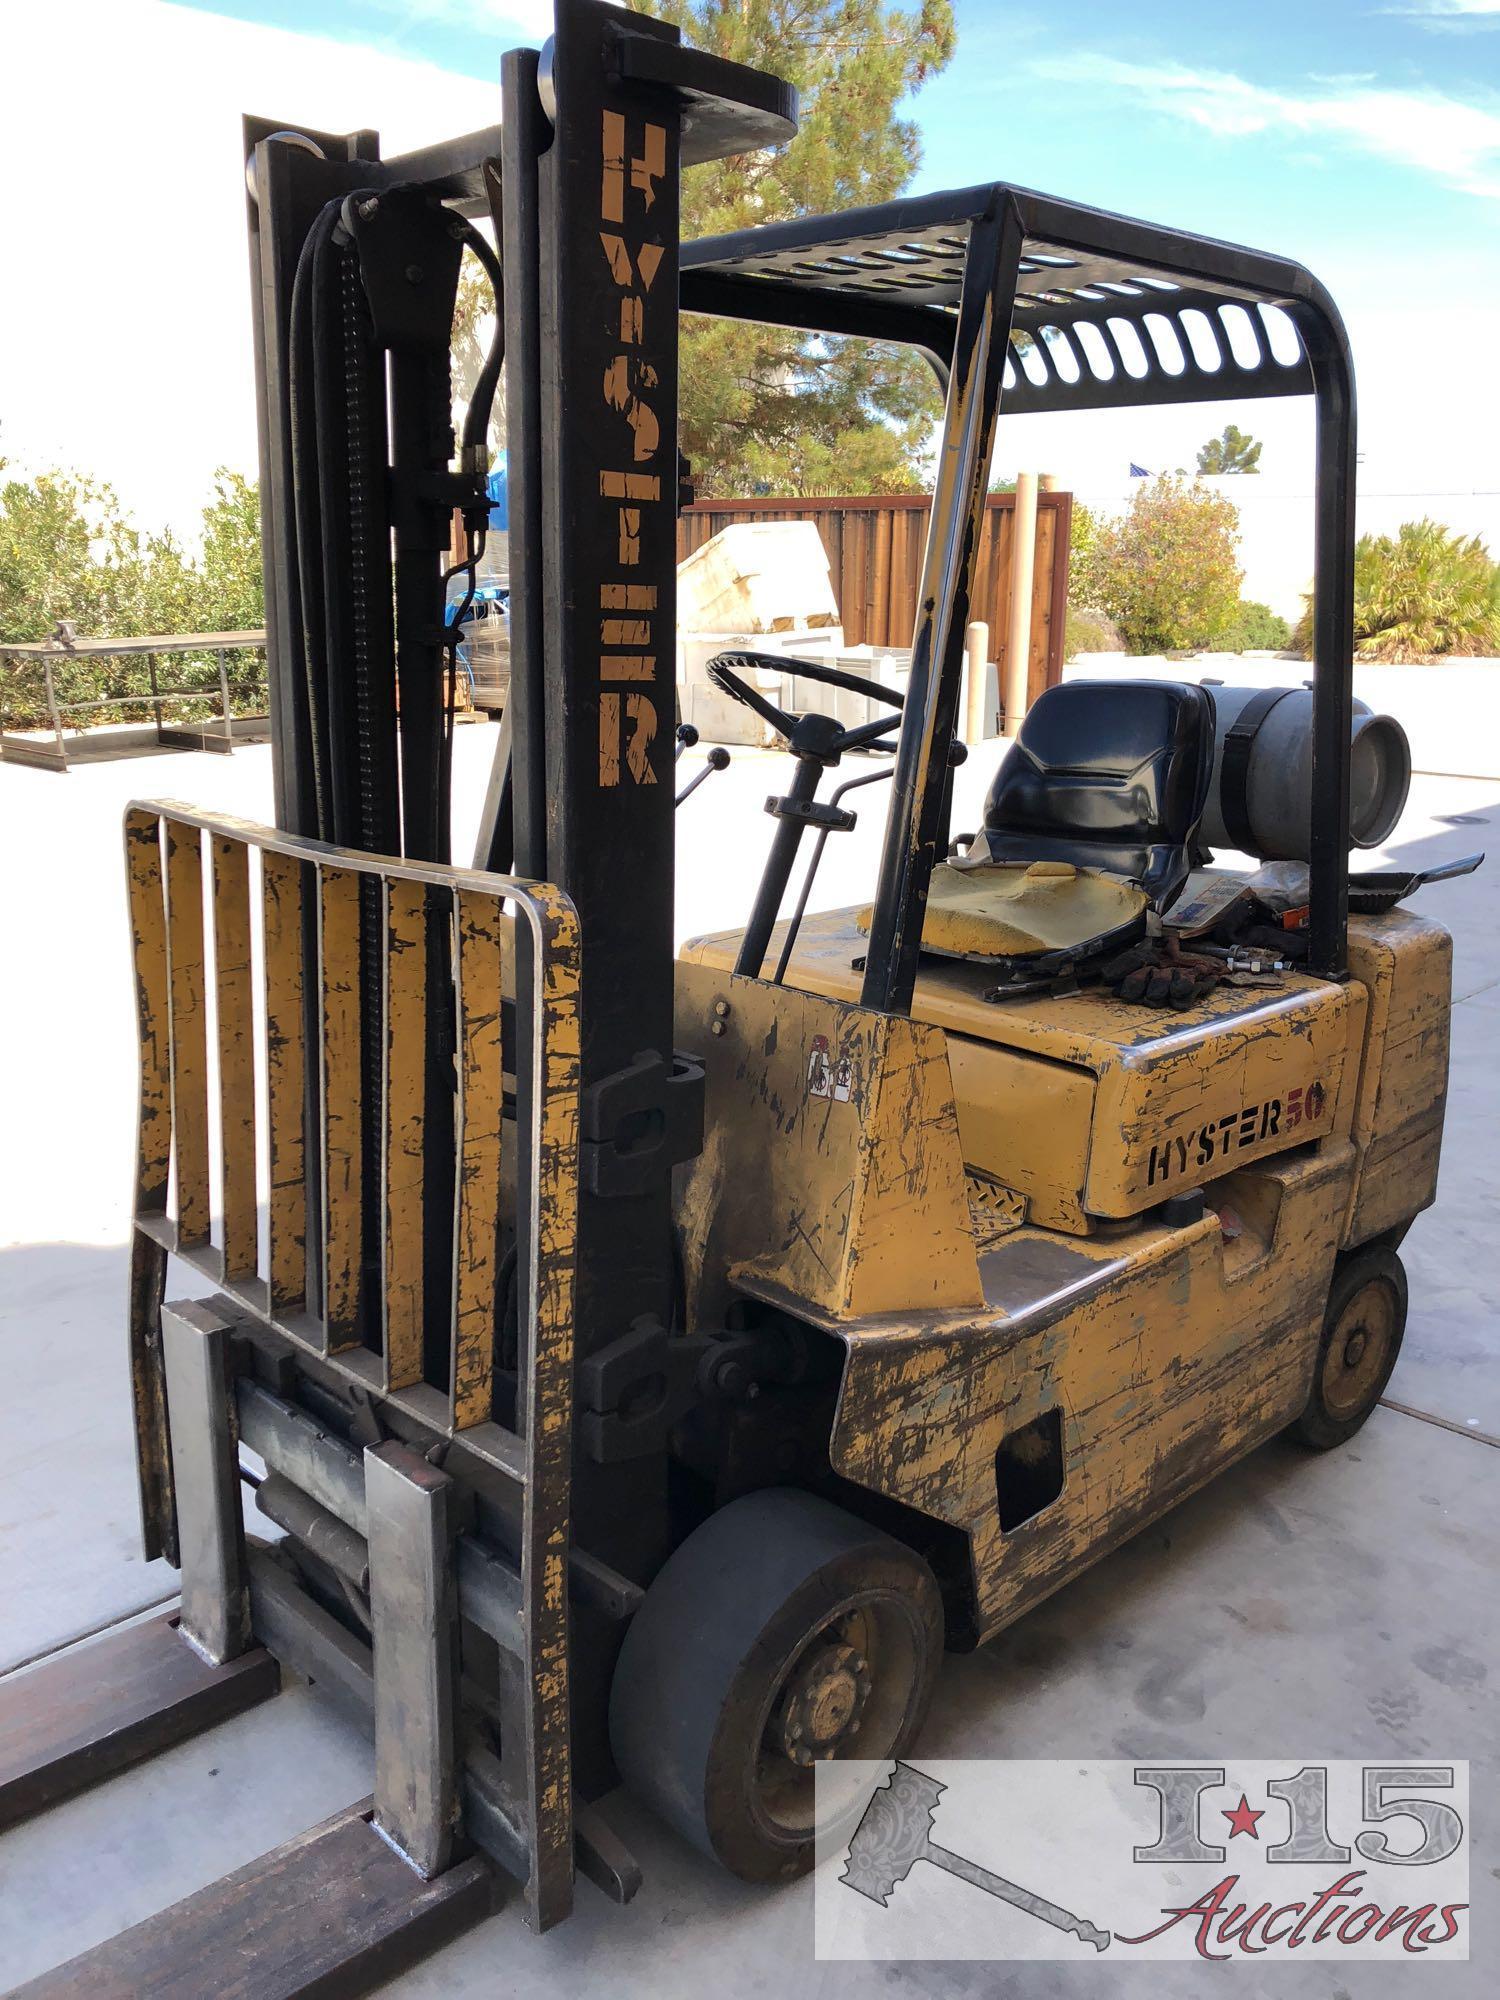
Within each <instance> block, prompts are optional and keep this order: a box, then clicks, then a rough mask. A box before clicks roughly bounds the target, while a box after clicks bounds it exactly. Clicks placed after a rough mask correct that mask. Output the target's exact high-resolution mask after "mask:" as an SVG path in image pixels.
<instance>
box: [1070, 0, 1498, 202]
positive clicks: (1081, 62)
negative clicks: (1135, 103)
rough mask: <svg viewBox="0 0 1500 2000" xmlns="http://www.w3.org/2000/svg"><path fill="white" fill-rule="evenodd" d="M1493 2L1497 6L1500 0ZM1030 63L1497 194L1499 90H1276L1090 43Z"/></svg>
mask: <svg viewBox="0 0 1500 2000" xmlns="http://www.w3.org/2000/svg"><path fill="white" fill-rule="evenodd" d="M1467 4H1469V5H1474V4H1477V0H1467ZM1494 4H1495V6H1496V7H1500V0H1494ZM1033 67H1034V69H1035V70H1036V71H1037V72H1038V73H1039V74H1041V75H1044V76H1047V77H1051V78H1055V79H1057V80H1059V81H1063V82H1069V83H1098V84H1104V85H1106V86H1112V87H1114V88H1116V89H1119V90H1123V91H1128V92H1131V93H1133V94H1134V95H1136V96H1138V97H1139V98H1141V99H1142V100H1143V101H1144V102H1145V103H1146V104H1148V105H1149V106H1150V107H1151V108H1152V109H1153V110H1156V111H1161V112H1164V113H1166V114H1167V115H1168V116H1171V117H1176V118H1181V119H1184V120H1186V121H1187V122H1188V123H1189V124H1193V125H1199V126H1202V127H1203V128H1204V129H1205V130H1206V131H1210V132H1218V133H1221V134H1223V135H1225V136H1227V137H1229V138H1241V139H1243V138H1253V137H1256V136H1258V135H1259V134H1261V133H1265V132H1283V133H1295V134H1297V135H1298V136H1300V137H1304V138H1317V139H1334V140H1339V141H1342V142H1343V143H1344V144H1345V145H1347V146H1349V147H1351V148H1352V149H1354V150H1356V151H1358V152H1362V153H1368V154H1373V155H1375V156H1376V157H1378V158H1380V159H1383V160H1387V161H1390V162H1393V163H1394V164H1396V165H1398V166H1405V167H1411V168H1414V169H1415V170H1416V171H1418V172H1419V173H1425V174H1431V175H1432V176H1433V177H1434V178H1435V179H1437V180H1441V181H1443V182H1445V183H1446V184H1447V185H1448V186H1449V187H1453V188H1457V189H1459V190H1461V191H1462V192H1463V193H1465V194H1472V195H1479V196H1483V197H1486V198H1488V199H1490V200H1495V201H1500V99H1496V100H1494V101H1493V107H1492V106H1487V105H1485V104H1481V103H1474V102H1470V101H1468V100H1466V99H1464V98H1460V97H1454V96H1451V95H1449V94H1448V93H1446V92H1444V91H1439V90H1394V89H1380V88H1378V87H1376V86H1374V85H1372V84H1365V83H1363V82H1358V83H1356V82H1354V81H1353V80H1352V79H1351V80H1350V81H1349V82H1347V83H1340V84H1337V85H1332V86H1325V87H1323V88H1321V89H1319V90H1317V91H1305V90H1304V91H1295V90H1272V89H1269V88H1267V87H1266V86H1265V85H1262V84H1258V83H1251V82H1249V81H1248V80H1247V79H1246V78H1244V77H1241V76H1235V75H1234V74H1233V73H1232V72H1229V71H1224V70H1201V69H1190V68H1188V67H1186V66H1185V65H1183V64H1180V63H1158V64H1148V63H1132V62H1123V61H1119V60H1117V59H1116V58H1115V57H1113V56H1103V55H1092V54H1087V53H1080V54H1078V55H1073V56H1063V57H1058V58H1055V59H1048V60H1046V61H1042V62H1038V63H1036V64H1034V65H1033Z"/></svg>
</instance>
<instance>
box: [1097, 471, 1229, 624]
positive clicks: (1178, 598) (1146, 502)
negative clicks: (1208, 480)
mask: <svg viewBox="0 0 1500 2000" xmlns="http://www.w3.org/2000/svg"><path fill="white" fill-rule="evenodd" d="M1238 539H1239V512H1238V510H1237V509H1236V507H1235V506H1234V503H1233V502H1232V501H1230V500H1226V499H1225V498H1224V496H1223V495H1222V494H1219V493H1212V492H1210V491H1209V490H1208V489H1207V488H1206V487H1203V486H1199V485H1197V484H1196V483H1191V484H1190V483H1189V482H1188V481H1187V480H1186V479H1182V478H1179V477H1177V476H1175V475H1173V474H1170V473H1162V474H1161V476H1160V477H1159V478H1157V479H1154V480H1152V482H1151V483H1150V485H1149V486H1146V485H1143V486H1142V487H1141V488H1140V489H1139V490H1138V492H1137V493H1136V496H1135V498H1134V500H1133V501H1132V502H1131V504H1130V507H1129V508H1128V509H1127V511H1126V512H1125V513H1124V514H1123V515H1122V516H1121V517H1120V519H1119V520H1117V521H1107V522H1105V523H1104V525H1103V526H1102V527H1101V528H1100V529H1099V531H1098V533H1097V536H1096V537H1095V540H1094V545H1093V552H1092V557H1091V562H1092V566H1093V570H1094V572H1095V574H1094V577H1093V602H1094V604H1095V606H1096V607H1097V608H1098V609H1099V610H1101V611H1104V612H1107V613H1108V615H1109V616H1110V617H1111V618H1112V619H1113V620H1114V621H1115V623H1116V624H1117V625H1118V626H1119V628H1120V633H1121V636H1122V637H1123V639H1124V641H1125V646H1126V650H1127V651H1129V652H1132V653H1165V652H1175V651H1177V650H1179V649H1182V648H1193V647H1199V646H1210V645H1212V644H1214V642H1215V641H1216V640H1217V639H1218V637H1219V635H1220V633H1222V632H1224V631H1225V630H1226V629H1227V628H1228V627H1229V625H1230V624H1231V623H1232V621H1233V619H1234V616H1235V612H1236V610H1237V608H1238V605H1239V601H1240V582H1241V571H1240V566H1239V564H1238V562H1237V561H1236V560H1235V545H1236V543H1237V541H1238Z"/></svg>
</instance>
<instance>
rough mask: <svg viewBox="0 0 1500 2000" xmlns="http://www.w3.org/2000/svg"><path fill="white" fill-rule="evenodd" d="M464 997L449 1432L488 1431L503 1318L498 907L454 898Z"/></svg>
mask: <svg viewBox="0 0 1500 2000" xmlns="http://www.w3.org/2000/svg"><path fill="white" fill-rule="evenodd" d="M456 902H457V911H456V916H457V923H456V927H455V928H456V931H457V937H458V962H457V968H456V970H457V985H458V995H459V1049H458V1231H457V1235H458V1241H457V1258H456V1278H455V1283H454V1296H453V1377H452V1391H451V1393H452V1399H453V1427H454V1429H455V1430H466V1429H467V1428H468V1427H469V1426H470V1425H471V1424H483V1423H488V1422H489V1420H490V1417H491V1415H492V1406H493V1403H494V1394H495V1383H494V1357H495V1327H496V1323H497V1320H498V1316H499V1302H498V1299H497V1297H496V1281H497V1278H498V1276H499V1227H500V1126H501V1115H502V1109H503V1099H504V1087H503V1075H502V1062H501V1046H500V965H501V948H502V935H501V922H500V906H499V904H498V903H497V902H496V901H495V899H494V898H493V897H491V896H476V895H473V894H472V893H470V892H467V891H461V892H460V893H459V895H458V896H457V898H456Z"/></svg>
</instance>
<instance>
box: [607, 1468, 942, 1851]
mask: <svg viewBox="0 0 1500 2000" xmlns="http://www.w3.org/2000/svg"><path fill="white" fill-rule="evenodd" d="M868 1591H876V1592H879V1593H881V1594H882V1596H889V1597H891V1598H892V1600H894V1599H896V1598H899V1599H901V1600H904V1602H905V1604H906V1605H907V1606H909V1608H910V1614H911V1633H912V1637H913V1653H914V1658H915V1663H916V1664H915V1672H914V1674H913V1677H912V1678H913V1685H912V1689H911V1696H910V1700H909V1703H908V1705H907V1708H906V1710H905V1713H904V1718H903V1720H902V1722H901V1726H900V1730H899V1734H898V1736H897V1739H896V1741H895V1742H894V1743H893V1744H892V1745H891V1746H890V1747H889V1749H888V1750H887V1751H881V1750H878V1749H873V1748H872V1749H871V1750H870V1751H869V1753H868V1754H869V1755H872V1756H879V1755H882V1754H887V1755H891V1756H899V1755H901V1754H902V1753H903V1752H904V1751H906V1750H907V1749H909V1748H910V1747H911V1745H912V1743H913V1742H914V1741H915V1739H916V1735H917V1732H918V1730H919V1729H920V1728H921V1725H922V1722H923V1720H924V1718H925V1716H926V1713H927V1709H928V1707H929V1705H930V1703H931V1699H932V1693H933V1688H934V1685H935V1682H936V1676H937V1669H938V1665H939V1662H940V1660H941V1656H942V1650H943V1611H942V1599H941V1596H940V1594H939V1592H938V1587H937V1584H936V1582H935V1580H934V1578H933V1575H932V1572H931V1570H930V1569H929V1568H928V1566H927V1564H926V1563H925V1562H924V1561H923V1560H922V1558H921V1557H920V1556H919V1555H917V1554H916V1553H915V1552H914V1551H913V1550H911V1549H909V1548H907V1546H906V1545H905V1543H903V1542H898V1541H896V1540H895V1539H894V1537H892V1536H890V1535H886V1534H883V1533H881V1532H880V1531H879V1530H878V1529H875V1528H871V1527H869V1526H867V1525H866V1523H865V1522H863V1521H860V1520H858V1519H856V1517H855V1516H854V1515H852V1514H848V1513H846V1512H845V1511H844V1510H843V1509H842V1508H840V1507H835V1506H833V1505H832V1504H831V1503H830V1502H828V1501H826V1500H821V1499H818V1498H817V1497H816V1496H814V1495H813V1494H809V1493H802V1492H799V1491H796V1490H794V1489H792V1488H790V1487H773V1488H768V1489H766V1490H764V1491H762V1492H758V1493H750V1494H746V1495H744V1496H743V1497H742V1498H740V1499H738V1500H732V1501H731V1502H730V1503H729V1505H728V1506H726V1507H723V1508H721V1509H720V1510H719V1511H718V1513H716V1514H713V1515H710V1517H709V1519H708V1520H707V1521H705V1522H704V1523H703V1524H702V1526H700V1527H699V1528H697V1529H696V1530H695V1531H694V1532H693V1533H692V1534H691V1535H689V1537H688V1538H687V1540H686V1541H685V1542H683V1543H682V1545H681V1547H679V1548H678V1549H677V1550H675V1551H674V1553H673V1554H672V1556H671V1557H670V1558H669V1559H668V1561H667V1562H666V1563H665V1565H664V1566H663V1568H662V1569H661V1571H660V1573H659V1574H658V1575H657V1576H656V1578H655V1579H654V1580H653V1582H652V1584H651V1586H650V1588H649V1589H648V1590H647V1592H646V1596H645V1599H644V1601H643V1603H642V1605H641V1608H640V1610H639V1611H638V1612H637V1613H636V1615H635V1617H634V1619H633V1620H632V1621H631V1624H630V1627H629V1629H628V1631H627V1632H626V1634H625V1642H624V1645H623V1647H622V1648H621V1652H620V1659H619V1664H618V1666H617V1667H616V1670H615V1676H614V1682H613V1685H612V1687H611V1690H610V1712H609V1723H610V1742H611V1746H612V1748H613V1752H614V1757H615V1762H616V1763H617V1765H618V1766H619V1769H620V1773H621V1776H622V1777H623V1778H624V1780H625V1783H626V1784H627V1785H628V1786H629V1788H630V1790H631V1791H632V1792H633V1793H634V1794H635V1795H636V1796H637V1797H638V1798H639V1799H641V1800H642V1801H643V1802H644V1803H645V1804H647V1805H649V1806H651V1807H652V1808H654V1810H655V1811H656V1812H657V1813H658V1814H659V1815H660V1816H661V1817H662V1818H663V1819H664V1820H666V1821H667V1823H668V1824H669V1825H671V1826H673V1827H675V1828H676V1830H677V1831H678V1832H679V1833H680V1834H682V1835H683V1836H684V1837H685V1838H686V1839H687V1840H689V1841H691V1842H692V1843H693V1845H694V1846H696V1847H698V1848H700V1849H701V1850H702V1851H703V1852H704V1853H706V1854H709V1855H711V1856H713V1857H714V1858H715V1859H716V1860H717V1861H719V1862H720V1863H721V1864H722V1865H723V1866H724V1867H725V1868H727V1869H728V1870H729V1871H730V1873H731V1874H734V1875H738V1876H739V1877H741V1879H743V1880H745V1881H772V1880H780V1879H783V1878H785V1877H788V1876H792V1875H797V1874H801V1873H803V1872H804V1871H805V1870H806V1869H807V1868H810V1867H811V1866H812V1863H813V1860H814V1847H815V1842H814V1840H813V1839H812V1838H807V1839H805V1840H800V1841H799V1840H792V1839H784V1838H777V1837H772V1836H769V1835H768V1833H767V1831H766V1829H765V1828H764V1826H763V1825H762V1824H761V1823H760V1822H759V1821H758V1820H757V1819H756V1817H755V1814H754V1813H753V1811H752V1809H751V1806H750V1802H749V1799H748V1796H747V1795H746V1793H747V1788H746V1786H745V1785H744V1784H743V1782H742V1777H743V1773H744V1770H745V1768H746V1758H747V1755H748V1756H750V1757H751V1758H753V1753H754V1745H755V1742H756V1741H757V1740H758V1737H759V1729H758V1724H757V1717H758V1716H759V1715H760V1714H761V1713H762V1711H763V1707H764V1703H765V1701H766V1700H767V1699H768V1698H769V1696H770V1694H771V1693H772V1691H773V1690H774V1689H775V1687H776V1686H777V1685H778V1683H779V1680H780V1677H781V1674H782V1673H783V1672H784V1670H785V1667H786V1664H787V1662H788V1661H789V1660H790V1659H791V1658H792V1656H793V1655H794V1654H795V1653H796V1651H797V1650H798V1648H799V1646H800V1645H801V1644H802V1643H803V1642H804V1641H805V1640H806V1638H807V1637H808V1635H809V1634H810V1633H812V1632H814V1631H816V1630H817V1629H818V1627H819V1625H820V1624H821V1623H822V1622H823V1621H824V1619H825V1618H826V1617H827V1616H828V1615H829V1614H830V1612H831V1611H832V1610H833V1609H835V1608H836V1607H837V1605H838V1604H839V1603H840V1602H842V1601H843V1600H844V1599H845V1598H846V1597H848V1596H849V1595H850V1594H851V1593H859V1592H868ZM892 1615H893V1616H896V1615H901V1614H900V1612H899V1611H898V1610H897V1608H896V1607H895V1605H894V1601H893V1604H892Z"/></svg>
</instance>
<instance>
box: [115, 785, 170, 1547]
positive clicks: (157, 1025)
mask: <svg viewBox="0 0 1500 2000" xmlns="http://www.w3.org/2000/svg"><path fill="white" fill-rule="evenodd" d="M125 876H126V893H127V897H128V900H129V909H130V939H131V950H132V958H133V962H134V971H135V997H136V1032H137V1036H138V1038H139V1049H140V1096H139V1111H138V1116H137V1121H136V1169H135V1214H136V1217H137V1219H150V1220H151V1221H153V1222H162V1223H164V1222H165V1220H166V1213H167V1188H168V1182H169V1179H170V1176H171V1168H172V1083H171V1073H170V1056H169V1052H168V1038H169V1020H168V1009H169V1007H170V1004H171V1003H170V999H169V993H168V977H167V922H166V902H165V892H164V887H163V882H162V865H161V829H160V824H159V822H158V820H157V817H156V815H155V813H153V812H142V811H140V810H139V809H138V808H136V807H134V806H132V807H131V808H130V809H129V810H128V811H127V812H126V815H125ZM166 1265H167V1258H166V1252H165V1250H164V1249H163V1248H162V1247H161V1245H160V1244H159V1243H158V1242H155V1241H153V1240H151V1239H150V1238H148V1237H146V1236H144V1235H142V1234H141V1233H140V1231H139V1230H137V1231H136V1232H135V1234H134V1236H133V1239H132V1242H131V1251H130V1295H129V1327H128V1333H129V1341H130V1393H131V1402H132V1405H133V1408H134V1414H135V1439H136V1480H137V1488H138V1492H139V1498H140V1510H141V1540H142V1543H143V1546H144V1549H145V1554H146V1558H147V1560H148V1561H151V1560H153V1559H154V1558H155V1557H157V1556H161V1555H166V1556H168V1557H169V1558H175V1555H176V1511H175V1501H174V1496H173V1483H172V1453H171V1443H170V1438H169V1435H168V1430H167V1404H166V1384H165V1381H164V1379H163V1374H162V1361H161V1302H162V1296H163V1286H164V1283H165V1278H166Z"/></svg>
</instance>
